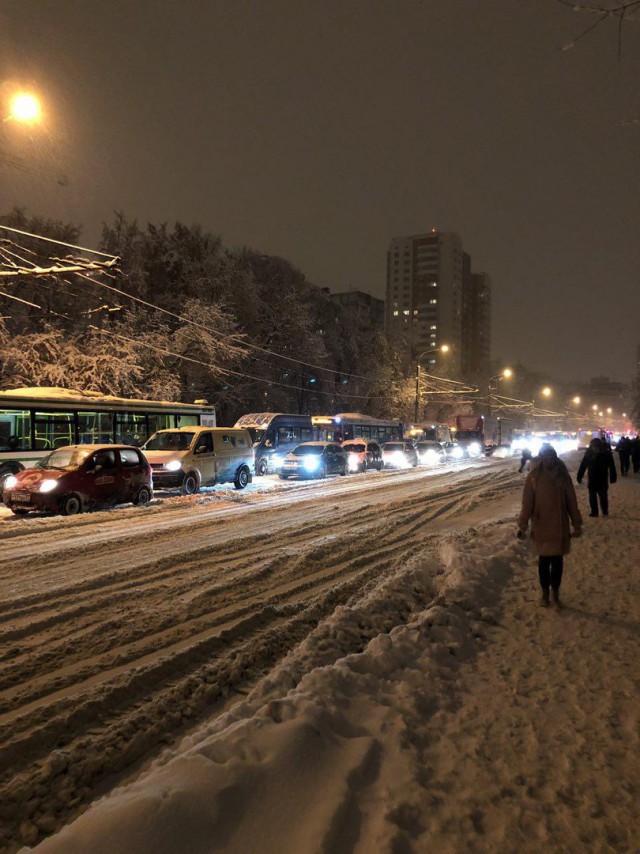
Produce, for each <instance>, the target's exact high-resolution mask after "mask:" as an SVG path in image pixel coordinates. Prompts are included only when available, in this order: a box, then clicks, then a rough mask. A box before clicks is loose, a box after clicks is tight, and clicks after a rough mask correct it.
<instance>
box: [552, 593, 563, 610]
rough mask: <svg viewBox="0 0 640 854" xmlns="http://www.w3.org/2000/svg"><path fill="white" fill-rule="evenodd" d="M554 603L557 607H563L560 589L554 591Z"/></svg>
mask: <svg viewBox="0 0 640 854" xmlns="http://www.w3.org/2000/svg"><path fill="white" fill-rule="evenodd" d="M553 604H554V605H555V606H556V608H562V602H561V601H560V591H559V590H554V591H553Z"/></svg>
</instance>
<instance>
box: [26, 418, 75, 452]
mask: <svg viewBox="0 0 640 854" xmlns="http://www.w3.org/2000/svg"><path fill="white" fill-rule="evenodd" d="M35 428H36V429H35V438H36V442H35V449H36V451H40V450H43V449H46V450H53V449H54V448H61V447H63V446H64V445H75V443H76V437H75V431H74V427H73V413H71V412H36V414H35Z"/></svg>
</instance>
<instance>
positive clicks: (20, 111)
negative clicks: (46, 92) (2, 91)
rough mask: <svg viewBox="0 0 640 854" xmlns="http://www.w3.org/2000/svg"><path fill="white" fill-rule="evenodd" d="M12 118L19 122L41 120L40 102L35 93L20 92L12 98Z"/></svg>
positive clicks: (30, 122)
mask: <svg viewBox="0 0 640 854" xmlns="http://www.w3.org/2000/svg"><path fill="white" fill-rule="evenodd" d="M10 118H12V119H15V121H17V122H24V123H25V124H32V123H33V122H37V121H39V120H40V103H39V101H38V99H37V98H36V96H35V95H31V94H29V93H28V92H19V93H18V94H17V95H14V96H13V98H12V99H11V113H10Z"/></svg>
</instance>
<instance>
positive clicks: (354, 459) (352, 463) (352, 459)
mask: <svg viewBox="0 0 640 854" xmlns="http://www.w3.org/2000/svg"><path fill="white" fill-rule="evenodd" d="M359 465H360V460H359V459H358V455H357V454H349V470H350V471H355V470H356V469H357V468H358V466H359Z"/></svg>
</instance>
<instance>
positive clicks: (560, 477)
mask: <svg viewBox="0 0 640 854" xmlns="http://www.w3.org/2000/svg"><path fill="white" fill-rule="evenodd" d="M530 521H531V539H532V540H533V544H534V547H535V551H536V553H537V555H538V577H539V579H540V587H541V588H542V598H541V601H540V604H541V605H543V606H545V607H548V605H549V589H551V592H552V593H553V602H554V605H556V607H558V608H560V607H562V606H561V602H560V585H561V583H562V573H563V569H564V555H567V554H569V551H570V550H571V537H572V536H574V537H579V536H580V534H581V533H582V516H581V515H580V510H579V508H578V500H577V498H576V491H575V489H574V488H573V483H572V482H571V476H570V474H569V472H568V470H567V467H566V466H565V464H564V463H563V462H562V460H559V459H558V455H557V453H556V451H555V448H553V447H552V446H551V445H547V444H545V445H543V446H542V447H541V448H540V453H539V455H538V458H537V459H536V460H534V461H533V463H532V466H531V471H530V472H529V474H528V475H527V478H526V480H525V482H524V490H523V493H522V510H521V511H520V515H519V517H518V537H519V538H520V539H523V538H524V537H525V536H526V533H527V528H528V526H529V522H530ZM571 527H573V535H572V534H571Z"/></svg>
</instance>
